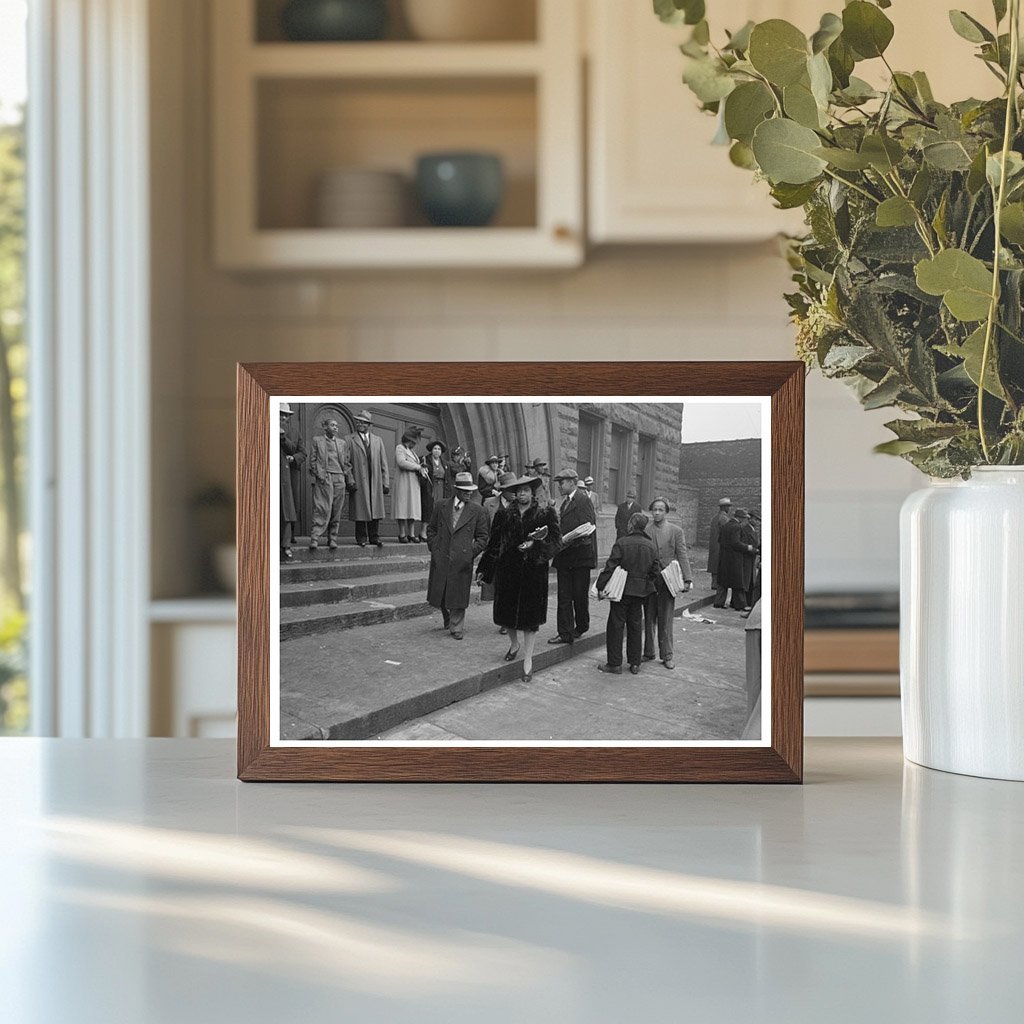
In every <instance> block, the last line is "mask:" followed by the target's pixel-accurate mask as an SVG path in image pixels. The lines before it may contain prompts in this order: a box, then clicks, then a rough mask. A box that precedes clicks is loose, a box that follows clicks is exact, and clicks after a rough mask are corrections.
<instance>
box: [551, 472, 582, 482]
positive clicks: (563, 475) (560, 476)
mask: <svg viewBox="0 0 1024 1024" xmlns="http://www.w3.org/2000/svg"><path fill="white" fill-rule="evenodd" d="M579 478H580V475H579V473H577V472H576V470H575V469H563V470H561V471H560V472H558V473H556V474H555V482H556V483H557V482H558V481H559V480H579Z"/></svg>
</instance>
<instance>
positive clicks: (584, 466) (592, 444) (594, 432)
mask: <svg viewBox="0 0 1024 1024" xmlns="http://www.w3.org/2000/svg"><path fill="white" fill-rule="evenodd" d="M600 437H601V421H600V419H598V418H597V417H596V416H588V415H587V414H586V413H585V412H581V413H580V435H579V449H578V451H577V453H576V472H577V473H579V476H580V479H581V480H583V479H585V478H586V477H588V476H592V477H594V478H595V480H596V478H597V468H598V466H599V465H600V458H599V453H598V448H597V446H598V443H599V440H600ZM594 487H595V489H596V491H597V493H598V494H600V493H602V488H601V485H600V482H596V483H595V485H594Z"/></svg>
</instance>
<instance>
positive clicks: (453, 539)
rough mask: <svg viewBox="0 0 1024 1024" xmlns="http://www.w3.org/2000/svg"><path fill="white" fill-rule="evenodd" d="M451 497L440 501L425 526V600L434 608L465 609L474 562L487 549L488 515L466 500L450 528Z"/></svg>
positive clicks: (470, 586)
mask: <svg viewBox="0 0 1024 1024" xmlns="http://www.w3.org/2000/svg"><path fill="white" fill-rule="evenodd" d="M454 504H455V499H454V498H449V499H448V500H447V501H439V502H438V503H437V504H436V505H435V506H434V511H433V512H432V513H431V516H430V522H429V523H428V524H427V546H428V547H429V548H430V576H429V577H428V580H427V601H428V602H429V603H430V604H431V605H433V606H434V607H435V608H456V609H458V608H468V607H469V596H470V591H471V589H472V587H473V561H474V560H475V558H476V556H477V555H479V554H480V553H481V552H482V551H483V550H484V548H486V547H487V537H488V533H489V530H488V526H487V513H486V512H485V511H484V510H483V506H482V505H478V504H477V503H475V502H472V501H467V502H466V503H465V504H464V505H463V506H462V512H461V513H460V515H459V520H458V522H457V523H456V525H455V529H454V530H453V529H452V508H453V506H454Z"/></svg>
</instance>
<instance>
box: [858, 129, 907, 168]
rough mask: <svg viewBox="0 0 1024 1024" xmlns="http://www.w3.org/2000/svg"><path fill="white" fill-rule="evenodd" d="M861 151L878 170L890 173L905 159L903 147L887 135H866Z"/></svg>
mask: <svg viewBox="0 0 1024 1024" xmlns="http://www.w3.org/2000/svg"><path fill="white" fill-rule="evenodd" d="M860 151H861V154H862V155H863V156H865V157H866V158H867V160H868V162H869V163H870V164H871V166H872V167H874V168H875V170H876V171H881V172H882V173H883V174H890V173H891V172H892V171H894V170H895V169H896V167H897V166H898V164H899V162H900V161H901V160H902V159H903V147H902V146H900V144H899V143H898V142H897V141H896V140H895V139H891V138H889V136H887V135H865V136H864V140H863V141H862V142H861V144H860Z"/></svg>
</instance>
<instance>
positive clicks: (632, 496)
mask: <svg viewBox="0 0 1024 1024" xmlns="http://www.w3.org/2000/svg"><path fill="white" fill-rule="evenodd" d="M637 512H643V509H642V508H641V507H640V503H639V502H638V501H637V500H636V491H632V490H631V491H626V500H625V501H624V502H623V503H622V504H621V505H620V506H619V507H618V508H617V509H616V510H615V539H616V540H619V539H621V538H622V537H625V536H626V535H627V534H628V533H629V520H630V519H631V518H632V517H633V516H635V515H636V514H637Z"/></svg>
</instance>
